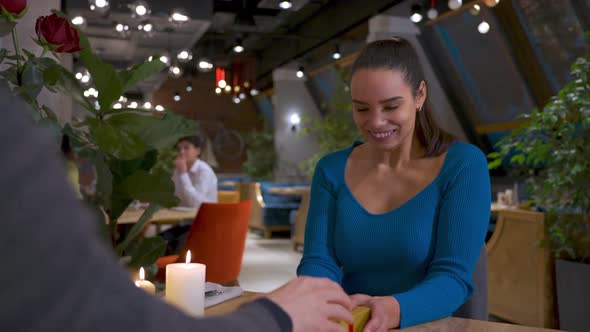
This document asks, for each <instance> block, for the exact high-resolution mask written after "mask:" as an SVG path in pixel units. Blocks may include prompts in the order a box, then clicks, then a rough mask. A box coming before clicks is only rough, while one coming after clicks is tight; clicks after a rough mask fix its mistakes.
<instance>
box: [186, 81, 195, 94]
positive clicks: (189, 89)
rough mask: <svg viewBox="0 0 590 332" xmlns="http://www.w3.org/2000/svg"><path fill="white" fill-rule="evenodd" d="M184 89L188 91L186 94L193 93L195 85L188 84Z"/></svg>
mask: <svg viewBox="0 0 590 332" xmlns="http://www.w3.org/2000/svg"><path fill="white" fill-rule="evenodd" d="M184 89H185V90H186V92H191V91H193V85H192V83H191V82H188V83H187V84H186V87H185V88H184Z"/></svg>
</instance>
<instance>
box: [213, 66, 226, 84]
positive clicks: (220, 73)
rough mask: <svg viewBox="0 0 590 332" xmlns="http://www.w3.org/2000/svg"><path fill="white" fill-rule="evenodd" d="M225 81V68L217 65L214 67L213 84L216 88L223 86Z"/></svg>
mask: <svg viewBox="0 0 590 332" xmlns="http://www.w3.org/2000/svg"><path fill="white" fill-rule="evenodd" d="M226 85H227V81H226V79H225V69H223V68H220V67H217V68H215V86H216V87H218V88H221V89H223V88H225V86H226Z"/></svg>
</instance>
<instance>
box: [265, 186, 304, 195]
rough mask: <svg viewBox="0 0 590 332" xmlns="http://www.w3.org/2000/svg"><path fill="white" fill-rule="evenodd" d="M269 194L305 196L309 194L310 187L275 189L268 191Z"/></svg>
mask: <svg viewBox="0 0 590 332" xmlns="http://www.w3.org/2000/svg"><path fill="white" fill-rule="evenodd" d="M268 192H269V193H272V194H277V195H303V194H305V193H308V192H309V187H308V186H293V187H273V188H269V189H268Z"/></svg>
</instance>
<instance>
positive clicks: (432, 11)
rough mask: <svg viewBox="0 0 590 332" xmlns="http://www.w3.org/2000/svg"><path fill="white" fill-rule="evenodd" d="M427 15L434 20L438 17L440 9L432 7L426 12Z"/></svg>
mask: <svg viewBox="0 0 590 332" xmlns="http://www.w3.org/2000/svg"><path fill="white" fill-rule="evenodd" d="M426 16H428V18H429V19H431V20H434V19H435V18H437V17H438V10H436V8H434V7H432V8H430V9H429V10H428V11H427V12H426Z"/></svg>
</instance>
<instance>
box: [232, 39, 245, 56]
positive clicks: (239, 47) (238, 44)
mask: <svg viewBox="0 0 590 332" xmlns="http://www.w3.org/2000/svg"><path fill="white" fill-rule="evenodd" d="M234 52H236V53H242V52H244V45H242V39H240V38H238V39H237V40H236V45H235V46H234Z"/></svg>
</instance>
